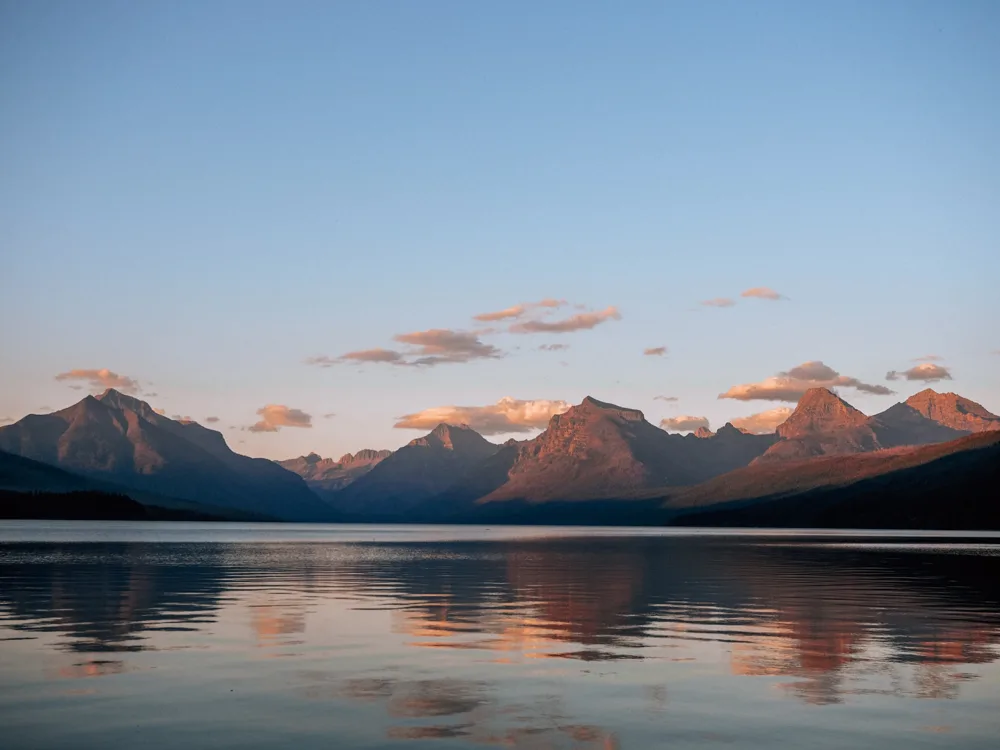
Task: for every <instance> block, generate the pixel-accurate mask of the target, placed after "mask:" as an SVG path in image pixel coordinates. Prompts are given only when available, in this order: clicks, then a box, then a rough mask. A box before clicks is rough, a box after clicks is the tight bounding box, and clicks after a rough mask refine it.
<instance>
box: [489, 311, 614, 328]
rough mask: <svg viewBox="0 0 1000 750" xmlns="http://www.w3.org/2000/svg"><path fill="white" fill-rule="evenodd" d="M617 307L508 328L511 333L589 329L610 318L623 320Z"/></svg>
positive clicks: (530, 321)
mask: <svg viewBox="0 0 1000 750" xmlns="http://www.w3.org/2000/svg"><path fill="white" fill-rule="evenodd" d="M621 318H622V316H621V313H620V312H618V308H617V307H608V308H605V309H604V310H601V311H599V312H584V313H577V314H576V315H571V316H569V317H568V318H564V319H563V320H552V321H549V320H526V321H524V322H522V323H515V324H514V325H512V326H511V327H510V328H509V329H508V330H509V331H510V332H511V333H572V332H573V331H588V330H590V329H592V328H594V327H596V326H599V325H600V324H601V323H606V322H607V321H609V320H621Z"/></svg>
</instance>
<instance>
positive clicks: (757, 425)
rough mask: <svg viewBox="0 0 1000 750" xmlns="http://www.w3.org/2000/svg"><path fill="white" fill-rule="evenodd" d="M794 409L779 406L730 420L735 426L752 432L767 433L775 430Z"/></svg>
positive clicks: (756, 433)
mask: <svg viewBox="0 0 1000 750" xmlns="http://www.w3.org/2000/svg"><path fill="white" fill-rule="evenodd" d="M793 411H794V409H792V407H790V406H779V407H777V408H775V409H768V410H767V411H762V412H758V413H756V414H751V415H750V416H749V417H736V418H735V419H732V420H730V421H731V422H732V424H733V427H739V428H740V429H743V430H746V431H747V432H752V433H754V434H755V435H767V434H769V433H772V432H774V431H775V430H776V429H777V428H778V425H779V424H781V423H782V422H784V421H785V420H786V419H788V418H789V417H790V416H792V412H793Z"/></svg>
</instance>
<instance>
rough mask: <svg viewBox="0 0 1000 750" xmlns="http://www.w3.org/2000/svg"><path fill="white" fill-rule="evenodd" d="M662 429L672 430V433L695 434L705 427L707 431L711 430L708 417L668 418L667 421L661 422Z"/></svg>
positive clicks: (662, 420)
mask: <svg viewBox="0 0 1000 750" xmlns="http://www.w3.org/2000/svg"><path fill="white" fill-rule="evenodd" d="M660 427H662V428H663V429H664V430H670V431H671V432H693V431H694V430H697V429H698V428H699V427H704V428H705V429H706V430H708V429H710V428H709V426H708V417H692V416H683V417H668V418H667V419H661V420H660Z"/></svg>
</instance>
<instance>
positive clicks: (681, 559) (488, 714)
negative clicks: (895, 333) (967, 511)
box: [0, 522, 1000, 750]
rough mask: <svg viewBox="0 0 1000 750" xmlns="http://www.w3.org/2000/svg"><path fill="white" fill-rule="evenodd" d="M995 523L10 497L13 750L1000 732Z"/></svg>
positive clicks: (830, 743)
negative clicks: (210, 520)
mask: <svg viewBox="0 0 1000 750" xmlns="http://www.w3.org/2000/svg"><path fill="white" fill-rule="evenodd" d="M998 657H1000V536H998V535H990V534H962V535H951V536H937V535H933V534H913V533H908V534H906V535H905V536H904V535H892V534H886V533H885V532H879V533H871V534H864V533H861V534H859V533H840V534H838V533H835V532H829V533H815V532H813V533H808V532H788V531H783V532H774V533H766V532H756V533H752V532H728V533H727V532H722V531H719V530H713V531H711V532H709V531H699V530H675V529H665V530H661V529H618V528H615V529H581V528H538V527H535V528H512V527H493V528H482V527H427V526H394V527H389V526H334V525H331V526H305V525H303V526H299V525H268V524H260V525H239V524H196V523H159V524H147V523H124V522H123V523H88V522H0V727H2V729H0V733H2V734H0V745H2V746H3V747H4V748H12V749H13V748H31V749H32V750H43V749H45V748H73V749H74V750H79V749H80V748H101V749H102V750H105V749H107V748H139V747H141V748H144V749H146V750H153V749H157V748H177V747H183V748H213V749H216V748H241V749H242V748H277V747H282V748H284V747H294V748H297V749H300V750H301V749H303V748H308V749H311V748H324V749H333V748H413V747H423V748H438V747H440V748H456V749H457V748H490V747H513V748H601V749H602V750H607V749H609V748H615V749H619V748H621V749H625V748H637V749H639V750H646V749H647V748H687V747H698V748H702V747H716V746H718V747H726V748H761V747H768V746H771V747H777V746H784V747H810V748H868V747H877V748H915V747H940V748H994V747H996V746H997V737H998V734H1000V667H998V664H997V660H998Z"/></svg>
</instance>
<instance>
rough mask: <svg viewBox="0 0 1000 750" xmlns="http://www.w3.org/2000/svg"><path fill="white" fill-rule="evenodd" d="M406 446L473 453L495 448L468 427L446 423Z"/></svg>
mask: <svg viewBox="0 0 1000 750" xmlns="http://www.w3.org/2000/svg"><path fill="white" fill-rule="evenodd" d="M408 445H412V446H424V447H431V448H443V449H444V450H450V451H469V450H473V451H475V450H480V449H481V448H482V447H483V446H484V445H486V446H491V447H492V448H495V447H496V446H495V445H493V443H491V442H489V441H488V440H487V439H486V438H484V437H483V436H482V435H480V434H479V433H478V432H476V431H475V430H474V429H472V428H471V427H469V425H467V424H460V425H454V424H448V423H447V422H442V423H441V424H439V425H438V426H437V427H435V428H434V429H433V430H431V431H430V432H429V433H427V434H426V435H424V436H423V437H421V438H416V439H415V440H411V441H410V442H409V443H408Z"/></svg>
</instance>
